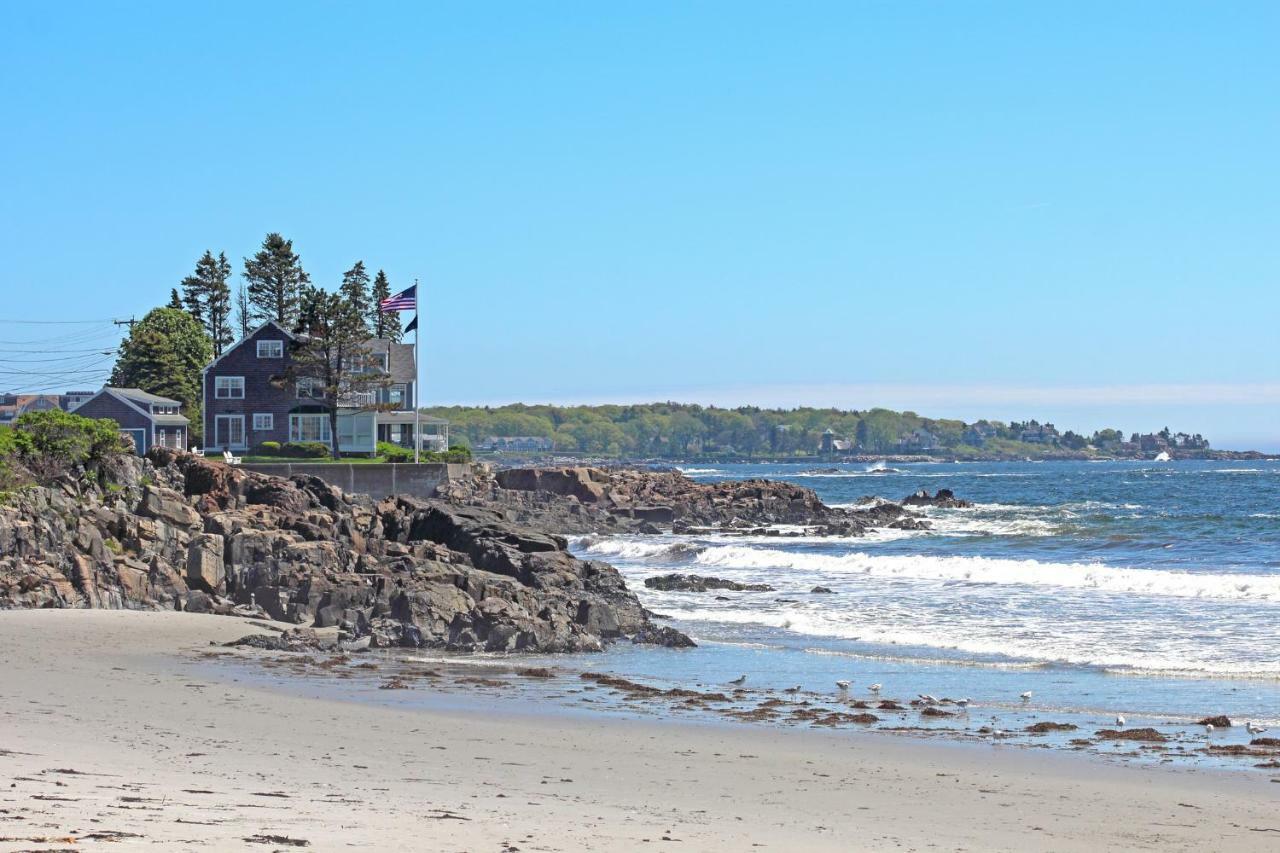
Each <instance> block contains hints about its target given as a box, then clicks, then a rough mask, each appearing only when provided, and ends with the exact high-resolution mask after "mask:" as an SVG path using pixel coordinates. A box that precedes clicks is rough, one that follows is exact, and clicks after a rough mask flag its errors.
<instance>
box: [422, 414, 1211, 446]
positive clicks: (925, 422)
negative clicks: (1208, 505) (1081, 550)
mask: <svg viewBox="0 0 1280 853" xmlns="http://www.w3.org/2000/svg"><path fill="white" fill-rule="evenodd" d="M425 411H426V412H427V413H428V414H431V415H434V416H436V417H441V418H445V419H447V420H448V421H449V422H450V425H451V434H452V435H453V436H454V438H455V439H456V440H457V441H459V443H461V442H462V441H465V442H467V443H468V444H469V445H470V446H471V447H473V448H475V449H483V448H484V447H485V446H486V445H487V444H491V443H492V439H493V438H495V437H509V436H527V437H536V438H541V439H549V440H550V441H551V442H552V446H553V448H554V450H555V451H556V452H558V453H587V454H597V455H603V456H622V457H629V458H667V459H698V458H752V457H762V458H781V457H835V456H845V455H853V454H867V455H894V454H901V455H945V456H947V457H958V458H987V459H1001V458H1010V459H1024V458H1028V457H1029V458H1033V459H1035V458H1044V457H1049V456H1053V457H1079V458H1087V457H1091V456H1098V455H1128V454H1137V453H1141V452H1145V451H1147V450H1148V449H1149V447H1147V446H1144V443H1143V441H1142V440H1141V439H1143V438H1144V437H1143V436H1138V435H1137V434H1133V435H1131V437H1130V439H1129V440H1126V439H1125V435H1124V433H1123V432H1122V431H1120V430H1118V429H1106V430H1099V431H1097V432H1095V433H1093V434H1092V435H1088V436H1086V435H1083V434H1077V433H1075V432H1072V431H1070V430H1067V431H1066V432H1062V433H1059V432H1058V430H1057V429H1056V428H1055V427H1054V426H1053V425H1052V424H1041V423H1040V422H1038V421H1036V420H1028V421H1023V422H1018V421H1013V422H1004V421H997V420H981V421H977V422H976V423H966V422H964V421H962V420H956V419H949V418H928V417H924V416H922V415H919V414H917V413H915V412H911V411H905V412H897V411H892V410H889V409H882V408H873V409H867V410H842V409H835V408H811V407H803V408H796V409H765V408H759V407H756V406H742V407H739V408H734V409H725V408H719V407H716V406H700V405H696V404H685V403H670V402H668V403H649V404H642V405H601V406H552V405H525V404H519V403H517V404H512V405H506V406H498V407H491V406H483V407H475V406H445V407H435V408H430V409H426V410H425ZM1181 435H1184V434H1176V435H1175V434H1174V433H1172V432H1171V431H1169V430H1168V429H1167V428H1166V429H1165V430H1162V431H1161V432H1159V433H1155V434H1152V436H1153V437H1154V442H1153V444H1152V446H1158V445H1160V442H1164V444H1165V445H1167V446H1170V447H1173V446H1177V442H1179V441H1182V439H1180V438H1179V436H1181ZM1186 446H1188V447H1195V448H1196V449H1205V448H1207V447H1208V442H1207V441H1204V439H1203V438H1201V437H1200V436H1198V435H1197V436H1186Z"/></svg>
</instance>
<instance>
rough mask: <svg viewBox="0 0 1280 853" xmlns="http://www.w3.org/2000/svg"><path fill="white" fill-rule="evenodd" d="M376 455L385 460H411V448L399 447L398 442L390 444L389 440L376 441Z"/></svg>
mask: <svg viewBox="0 0 1280 853" xmlns="http://www.w3.org/2000/svg"><path fill="white" fill-rule="evenodd" d="M378 455H379V456H381V457H382V458H383V459H385V460H386V461H387V462H412V461H413V450H411V449H410V448H408V447H401V446H400V445H398V444H392V443H391V442H389V441H379V442H378Z"/></svg>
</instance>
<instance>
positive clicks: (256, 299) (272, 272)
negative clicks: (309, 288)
mask: <svg viewBox="0 0 1280 853" xmlns="http://www.w3.org/2000/svg"><path fill="white" fill-rule="evenodd" d="M244 278H245V281H246V282H248V294H249V305H250V307H251V309H252V319H253V320H254V321H256V322H259V323H265V322H266V321H268V320H275V321H276V322H277V323H279V324H280V325H282V326H284V327H285V328H286V329H292V328H293V327H294V325H295V324H296V323H297V321H298V307H299V304H300V302H301V299H302V291H303V288H305V287H306V285H307V284H308V283H310V281H311V277H310V276H308V275H307V273H306V271H305V270H303V269H302V264H301V262H300V261H299V260H298V255H297V253H295V252H294V251H293V241H292V240H286V239H285V238H284V237H281V236H280V235H279V234H276V233H275V232H272V233H270V234H268V235H267V236H266V238H265V239H264V240H263V241H262V248H261V249H259V250H258V253H257V254H256V255H254V256H253V257H252V258H245V259H244Z"/></svg>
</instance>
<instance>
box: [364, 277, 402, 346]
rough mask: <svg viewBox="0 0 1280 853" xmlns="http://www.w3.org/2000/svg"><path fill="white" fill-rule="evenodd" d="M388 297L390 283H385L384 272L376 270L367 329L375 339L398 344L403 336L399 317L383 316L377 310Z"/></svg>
mask: <svg viewBox="0 0 1280 853" xmlns="http://www.w3.org/2000/svg"><path fill="white" fill-rule="evenodd" d="M390 295H391V282H389V281H387V274H386V273H385V272H383V271H382V270H378V274H377V275H376V276H374V279H373V304H372V305H371V306H370V311H371V312H372V313H371V314H370V317H369V327H370V328H371V329H372V330H373V336H374V337H375V338H385V339H387V340H389V341H394V342H395V343H400V338H402V337H403V336H404V333H403V332H402V331H401V330H400V315H399V314H396V313H391V314H384V313H382V312H381V311H379V310H378V305H379V304H381V303H382V300H384V299H386V298H387V297H389V296H390Z"/></svg>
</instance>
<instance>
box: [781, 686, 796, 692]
mask: <svg viewBox="0 0 1280 853" xmlns="http://www.w3.org/2000/svg"><path fill="white" fill-rule="evenodd" d="M782 692H783V693H799V692H800V685H799V684H797V685H796V686H795V687H788V688H786V689H785V690H783V691H782Z"/></svg>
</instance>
